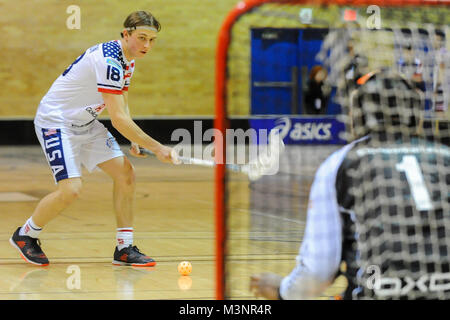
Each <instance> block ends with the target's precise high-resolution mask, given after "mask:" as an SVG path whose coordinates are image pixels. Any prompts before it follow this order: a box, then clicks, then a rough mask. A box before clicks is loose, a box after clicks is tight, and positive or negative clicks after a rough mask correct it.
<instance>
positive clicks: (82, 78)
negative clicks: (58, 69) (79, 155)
mask: <svg viewBox="0 0 450 320" xmlns="http://www.w3.org/2000/svg"><path fill="white" fill-rule="evenodd" d="M133 71H134V60H130V61H128V60H127V58H126V56H125V54H124V52H123V49H122V43H121V42H120V41H119V40H112V41H108V42H104V43H99V44H96V45H94V46H92V47H91V48H88V49H87V50H86V51H84V52H83V53H81V54H80V55H79V56H78V58H76V59H75V60H74V61H73V62H72V63H71V64H70V65H69V66H68V68H67V69H66V70H65V71H64V72H63V73H62V74H61V75H60V76H59V77H58V79H56V80H55V82H54V83H53V84H52V87H51V88H50V90H49V91H48V92H47V94H46V95H45V96H44V98H43V99H42V100H41V102H40V104H39V108H38V111H37V113H36V117H35V121H34V122H35V124H36V125H38V126H39V127H41V128H61V127H70V128H84V127H85V126H88V125H90V124H92V123H93V121H94V120H95V119H96V118H97V116H98V115H99V114H100V113H101V112H102V110H103V109H104V100H103V96H102V93H112V94H117V95H121V94H123V92H124V91H127V90H128V87H129V85H130V79H131V77H132V74H133Z"/></svg>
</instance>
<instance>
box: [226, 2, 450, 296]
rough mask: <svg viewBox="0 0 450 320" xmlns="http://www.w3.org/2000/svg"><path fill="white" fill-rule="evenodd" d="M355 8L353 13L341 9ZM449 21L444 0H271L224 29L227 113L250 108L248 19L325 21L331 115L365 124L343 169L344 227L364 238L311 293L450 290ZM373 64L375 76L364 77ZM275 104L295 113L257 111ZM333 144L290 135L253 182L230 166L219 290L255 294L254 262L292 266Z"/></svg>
mask: <svg viewBox="0 0 450 320" xmlns="http://www.w3.org/2000/svg"><path fill="white" fill-rule="evenodd" d="M305 9H306V11H305ZM347 9H352V10H354V11H347ZM308 12H312V15H308ZM353 12H356V13H357V15H356V16H355V17H354V18H355V19H353V17H351V16H350V17H349V16H346V15H347V14H350V15H351V14H352V13H353ZM376 12H378V13H379V15H376ZM374 13H375V14H374ZM305 15H306V16H305ZM344 18H345V19H346V20H347V21H345V19H344ZM349 20H351V21H349ZM449 25H450V7H449V6H448V4H445V3H442V4H440V5H427V4H426V3H425V2H424V3H423V4H415V5H397V6H370V5H369V4H367V5H356V4H352V3H351V2H350V1H349V2H346V3H345V5H332V4H330V5H315V4H311V3H305V1H298V3H296V2H295V1H289V2H286V1H278V2H273V3H268V4H263V5H260V6H257V7H255V8H254V9H252V10H251V11H249V12H247V13H245V14H244V15H242V16H241V17H240V18H239V19H238V20H237V21H236V23H235V24H234V25H233V27H232V29H231V42H230V46H229V49H228V60H227V91H226V101H227V103H226V113H227V117H228V118H231V119H232V118H233V117H239V116H249V115H250V114H251V113H252V111H251V105H252V101H251V93H252V90H254V84H252V82H251V81H249V79H251V76H252V66H251V65H252V60H251V56H252V55H251V40H252V39H251V30H255V29H261V28H291V29H312V28H316V29H322V30H326V36H325V38H324V40H323V43H322V45H321V49H320V52H319V54H318V55H317V57H316V58H317V61H320V62H321V64H322V66H324V67H325V68H326V69H327V71H328V72H327V79H326V85H327V86H329V88H330V90H331V89H332V90H334V92H335V94H334V95H333V97H332V99H333V102H335V103H337V104H338V105H339V106H340V109H339V110H340V112H339V114H338V115H336V116H337V118H338V119H339V121H341V122H343V123H344V124H345V127H346V130H345V132H344V133H343V134H342V137H341V138H342V139H344V140H346V141H353V140H354V139H356V138H360V137H362V136H365V135H367V134H370V136H371V138H370V139H368V140H364V142H362V143H360V144H358V145H357V146H356V147H355V148H354V149H352V151H351V152H349V154H348V156H347V157H346V160H345V165H346V166H348V170H346V171H345V174H342V176H341V175H340V176H339V178H340V179H342V181H345V186H346V189H345V190H344V191H345V192H346V196H348V197H350V199H351V202H352V207H351V209H352V210H351V211H352V212H353V216H352V219H353V220H352V221H354V222H353V223H350V224H349V225H346V226H345V227H348V228H349V229H348V230H347V231H348V233H349V234H355V232H356V233H357V234H358V235H359V236H360V238H359V239H361V241H356V240H355V241H353V242H352V241H350V248H352V250H350V253H349V254H348V257H351V258H348V259H344V261H343V264H342V266H341V269H342V270H343V271H342V273H343V275H346V276H347V279H345V278H344V277H338V278H337V280H336V281H335V284H334V286H332V287H331V288H330V289H328V290H327V291H326V292H324V293H323V294H322V296H320V297H318V298H328V297H331V296H333V295H335V294H337V293H341V292H343V291H345V289H346V288H347V286H348V285H349V286H350V287H351V289H352V295H353V298H373V297H376V298H403V297H406V298H422V297H425V298H430V297H431V298H448V293H445V290H442V289H443V288H444V289H445V288H447V289H448V287H449V286H450V284H449V283H450V279H449V278H448V277H447V275H448V272H450V270H448V268H449V260H450V258H449V256H448V252H447V250H448V249H450V236H449V232H450V220H449V219H448V218H449V217H448V214H449V212H450V206H449V200H450V194H449V190H450V189H449V184H450V172H449V170H450V168H449V166H450V158H449V149H448V145H449V138H450V134H449V130H450V129H449V119H450V112H449V108H448V103H449V95H450V56H449V53H448V50H449V48H450V29H449V27H448V26H449ZM268 30H269V29H268ZM305 54H306V55H307V54H308V53H307V52H306V53H305ZM279 67H280V69H283V61H279ZM370 72H372V73H373V75H376V76H372V77H369V76H368V77H366V78H364V77H363V78H361V77H362V76H364V75H366V74H368V73H370ZM375 78H376V81H374V80H373V79H375ZM358 79H359V80H360V81H359V83H358ZM367 79H370V80H367ZM392 79H396V81H393V80H392ZM364 81H367V82H365V83H364V84H363V82H364ZM267 99H270V97H268V98H267ZM273 103H274V104H276V103H277V100H276V98H275V99H273ZM303 103H304V101H303ZM258 116H262V115H258V114H254V113H253V114H252V117H258ZM281 116H282V117H290V116H292V115H286V114H284V115H267V114H266V115H263V116H262V117H264V118H279V117H281ZM340 147H341V146H339V145H325V146H323V145H316V146H304V145H303V146H302V145H287V146H286V149H285V152H284V153H283V154H282V157H281V159H280V169H279V171H278V173H277V174H276V175H270V176H264V177H262V178H261V179H259V180H258V181H255V182H249V180H248V179H247V178H246V177H245V176H243V175H240V174H236V173H228V174H227V179H226V202H227V204H226V206H227V208H226V212H227V213H226V216H227V218H226V219H227V220H226V233H227V240H226V257H225V274H226V275H225V279H226V281H225V297H226V298H231V299H247V298H251V297H252V295H251V293H250V292H249V289H248V279H249V277H250V275H251V274H253V273H259V272H275V273H278V274H281V275H287V274H289V273H290V272H291V271H292V269H293V268H294V266H295V264H296V260H295V257H296V256H297V254H298V250H299V246H300V245H301V242H302V239H303V236H304V230H305V226H306V212H307V207H308V195H309V191H310V187H311V184H312V182H313V179H314V175H315V172H316V170H317V169H318V167H319V165H320V163H321V162H322V161H324V160H325V159H326V158H327V157H328V156H329V155H330V154H331V153H332V152H333V151H335V150H337V149H339V148H340ZM338 197H339V196H338ZM350 220H351V219H350ZM356 252H357V253H358V255H359V258H358V259H356V258H355V255H356ZM357 271H359V274H360V277H359V278H358V279H357V277H356V272H357ZM446 277H447V278H446ZM348 279H351V281H350V283H349V281H348ZM410 279H412V280H410ZM398 281H400V284H399V282H398ZM412 283H414V287H413V288H411V289H410V288H409V287H408V286H412ZM446 286H447V287H446ZM353 289H354V290H353Z"/></svg>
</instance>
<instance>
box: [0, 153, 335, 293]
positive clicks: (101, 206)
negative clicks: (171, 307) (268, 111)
mask: <svg viewBox="0 0 450 320" xmlns="http://www.w3.org/2000/svg"><path fill="white" fill-rule="evenodd" d="M123 149H125V148H123ZM124 151H125V150H124ZM130 159H131V160H132V162H133V164H134V166H135V168H136V173H137V197H136V205H135V209H136V210H135V223H134V224H135V225H134V229H135V233H134V234H135V235H134V239H135V240H134V243H135V245H137V246H138V247H139V248H140V249H141V251H143V252H144V253H145V254H147V255H150V256H151V257H153V258H154V259H155V260H156V261H157V265H156V266H155V267H152V268H132V267H118V266H113V265H112V264H111V261H112V255H113V252H114V246H115V229H116V226H115V218H114V213H113V209H112V183H111V181H110V179H109V177H108V176H106V175H105V174H104V173H103V172H101V171H98V172H94V173H91V174H89V173H88V172H87V171H86V172H84V177H83V182H84V184H83V191H82V194H81V197H80V199H78V201H76V202H75V203H74V204H72V205H71V206H70V207H69V208H68V209H66V210H65V211H64V212H63V213H62V214H61V215H60V216H58V217H57V218H55V219H54V220H52V221H51V222H50V223H49V224H48V225H47V226H46V227H45V228H44V230H43V232H42V233H41V236H40V239H41V242H42V248H43V250H44V252H45V253H46V255H47V257H48V258H49V260H50V265H49V266H48V267H37V266H33V265H30V264H28V263H26V262H24V261H23V260H22V258H21V257H20V256H19V254H18V252H17V250H16V249H15V248H13V247H12V246H11V245H10V244H9V241H8V240H9V238H10V237H11V235H12V233H13V232H14V231H15V229H16V228H17V227H19V226H21V225H22V224H23V223H24V222H25V221H26V220H27V219H28V218H29V216H30V215H31V213H32V212H33V210H34V207H35V206H36V204H37V201H38V200H39V199H40V198H42V197H43V196H45V195H46V194H48V193H49V192H51V191H52V190H54V189H55V184H54V182H53V179H52V177H51V174H50V169H49V168H48V166H47V164H46V161H45V158H44V155H43V153H42V150H41V149H40V147H38V146H33V147H7V146H2V147H0V219H1V221H2V223H1V226H2V227H1V229H0V299H2V300H9V299H40V300H47V299H54V300H61V299H64V300H72V299H73V300H76V299H95V300H97V299H102V300H115V299H204V300H206V299H214V298H215V293H214V290H215V276H214V274H215V273H214V268H215V264H214V261H215V258H214V254H215V252H214V240H215V234H214V202H213V200H214V183H213V177H214V175H213V170H212V169H210V168H202V167H197V166H171V165H168V164H162V163H160V162H158V160H156V159H154V158H147V159H136V158H133V157H130ZM316 160H317V159H316ZM239 181H241V183H243V184H247V182H246V178H245V177H241V178H239V179H238V182H239ZM295 248H296V249H295V250H294V251H293V252H292V253H293V254H291V255H289V256H288V257H284V258H286V259H285V260H283V261H285V263H286V264H287V265H288V268H290V267H291V265H292V264H293V263H294V258H295V254H294V253H296V252H297V250H298V248H297V246H296V245H295ZM244 254H245V251H244ZM241 258H242V257H241ZM183 260H188V261H190V262H191V263H192V265H193V272H192V274H191V275H190V276H180V275H179V273H178V272H177V265H178V263H179V262H181V261H183ZM241 261H242V260H239V259H238V260H236V261H235V262H234V263H233V264H232V267H233V268H235V269H236V273H237V274H240V275H241V276H240V277H241V279H240V280H239V281H242V282H245V284H244V286H243V289H241V291H240V292H238V293H234V294H235V296H233V297H232V298H235V299H252V298H253V297H252V295H251V293H250V292H249V291H248V290H247V289H246V288H247V284H246V283H247V282H248V278H247V275H249V272H261V271H266V270H259V269H258V267H255V266H253V267H252V266H249V264H247V263H241ZM274 267H276V266H275V265H274ZM239 268H243V270H242V271H243V272H240V271H239V270H238V269H239ZM243 275H244V277H243ZM244 278H245V279H244ZM342 287H343V284H342V281H338V283H337V285H335V286H334V287H333V288H331V289H330V290H328V291H327V292H326V293H325V294H324V296H323V297H322V298H326V297H328V296H331V295H333V294H335V293H337V292H339V291H341V290H342Z"/></svg>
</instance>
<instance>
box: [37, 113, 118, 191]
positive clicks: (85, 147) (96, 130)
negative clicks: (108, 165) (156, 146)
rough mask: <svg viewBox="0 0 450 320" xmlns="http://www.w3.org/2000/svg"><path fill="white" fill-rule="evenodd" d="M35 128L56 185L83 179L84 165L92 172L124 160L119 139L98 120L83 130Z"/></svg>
mask: <svg viewBox="0 0 450 320" xmlns="http://www.w3.org/2000/svg"><path fill="white" fill-rule="evenodd" d="M34 127H35V130H36V135H37V137H38V139H39V142H40V143H41V146H42V149H43V150H44V153H45V156H46V158H47V161H48V164H49V166H50V168H51V170H52V172H53V178H54V179H55V182H56V183H57V182H58V181H60V180H63V179H67V178H74V177H81V165H83V166H84V167H85V168H86V169H87V170H89V172H92V171H93V170H94V169H96V168H97V165H98V164H99V163H102V162H105V161H108V160H111V159H113V158H117V157H121V156H124V154H123V152H122V151H121V150H120V146H119V144H118V143H117V141H116V139H114V137H113V136H112V135H111V133H109V131H108V130H107V129H106V128H105V126H104V125H103V124H102V123H100V122H99V121H97V120H96V121H94V122H93V123H92V125H90V126H89V128H87V129H86V128H84V129H83V130H82V129H78V128H77V129H70V128H60V129H53V128H41V127H39V126H37V125H35V126H34Z"/></svg>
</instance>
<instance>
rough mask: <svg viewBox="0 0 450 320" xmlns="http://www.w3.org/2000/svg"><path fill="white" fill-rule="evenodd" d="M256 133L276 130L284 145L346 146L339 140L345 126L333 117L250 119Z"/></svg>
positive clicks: (344, 142)
mask: <svg viewBox="0 0 450 320" xmlns="http://www.w3.org/2000/svg"><path fill="white" fill-rule="evenodd" d="M250 127H251V128H252V129H254V130H256V131H257V132H259V130H263V129H266V130H267V131H268V132H269V131H270V130H271V129H278V130H279V132H280V135H281V137H282V138H283V141H284V143H285V144H346V143H347V141H345V140H343V139H342V138H341V133H343V132H344V131H345V125H344V124H343V123H342V122H340V121H338V120H337V119H336V118H334V117H323V118H317V117H314V118H307V117H282V118H266V119H250Z"/></svg>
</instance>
